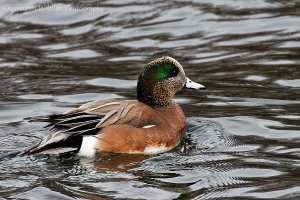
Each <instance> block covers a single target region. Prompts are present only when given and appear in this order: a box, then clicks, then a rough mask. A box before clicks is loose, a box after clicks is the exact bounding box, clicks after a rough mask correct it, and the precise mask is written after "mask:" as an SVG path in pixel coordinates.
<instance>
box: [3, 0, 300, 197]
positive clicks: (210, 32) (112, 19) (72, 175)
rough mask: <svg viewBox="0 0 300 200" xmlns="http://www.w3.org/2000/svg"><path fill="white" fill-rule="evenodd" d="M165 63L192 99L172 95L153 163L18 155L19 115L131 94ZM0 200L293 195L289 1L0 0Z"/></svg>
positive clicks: (35, 136)
mask: <svg viewBox="0 0 300 200" xmlns="http://www.w3.org/2000/svg"><path fill="white" fill-rule="evenodd" d="M162 55H169V56H172V57H174V58H176V59H177V60H178V61H179V62H180V63H181V64H182V65H183V66H184V68H185V71H186V74H187V75H188V76H189V77H190V78H191V79H193V80H195V81H197V82H200V83H203V84H204V85H206V86H207V88H208V90H206V91H204V92H203V91H183V92H181V93H180V94H178V95H177V96H176V101H178V102H179V103H180V104H181V105H182V108H183V110H184V112H185V113H186V116H187V117H188V118H187V122H188V133H187V136H186V138H185V139H184V141H183V142H182V143H181V144H180V145H179V146H178V147H177V148H176V149H174V150H172V151H171V152H167V153H164V154H160V155H154V156H143V155H115V154H107V153H105V154H104V153H99V154H98V156H97V159H96V160H94V159H87V158H79V157H76V156H74V155H64V156H18V155H17V154H18V150H20V149H22V148H23V147H25V146H28V145H31V144H33V143H35V142H37V141H39V140H40V139H41V138H43V137H44V136H45V135H46V134H47V130H45V129H43V127H44V125H45V124H43V123H29V122H27V121H26V120H25V119H24V118H26V117H30V116H37V115H45V114H51V113H57V112H62V111H65V110H67V109H69V108H71V107H73V106H77V105H79V104H81V103H84V102H87V101H90V100H102V99H105V98H126V99H135V98H136V92H135V85H136V78H137V74H138V72H139V70H140V69H141V68H142V67H143V65H145V64H146V63H147V62H149V61H151V60H152V59H154V58H157V57H159V56H162ZM0 78H1V79H0V127H1V128H0V197H3V198H8V199H15V198H19V199H73V198H81V199H102V198H104V199H107V198H108V199H111V198H129V199H218V198H219V199H300V181H299V180H300V123H299V122H300V92H299V89H300V2H299V1H298V0H289V1H279V0H256V1H254V0H253V1H244V0H226V1H217V0H212V1H204V0H199V1H153V2H151V3H149V2H148V1H93V0H90V1H83V0H82V1H80V0H79V1H73V2H72V1H65V0H57V1H56V0H52V1H51V0H49V1H47V0H28V1H18V0H6V1H5V0H4V1H3V0H2V1H1V4H0Z"/></svg>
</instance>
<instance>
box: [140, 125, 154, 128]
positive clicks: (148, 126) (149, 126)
mask: <svg viewBox="0 0 300 200" xmlns="http://www.w3.org/2000/svg"><path fill="white" fill-rule="evenodd" d="M153 126H156V125H154V124H153V125H146V126H143V127H142V128H151V127H153Z"/></svg>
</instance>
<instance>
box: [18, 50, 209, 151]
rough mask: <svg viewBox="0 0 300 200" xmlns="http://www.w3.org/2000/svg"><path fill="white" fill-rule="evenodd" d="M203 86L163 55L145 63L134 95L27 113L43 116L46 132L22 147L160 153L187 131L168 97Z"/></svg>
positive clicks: (174, 145)
mask: <svg viewBox="0 0 300 200" xmlns="http://www.w3.org/2000/svg"><path fill="white" fill-rule="evenodd" d="M185 88H191V89H205V86H204V85H202V84H199V83H196V82H194V81H192V80H191V79H189V78H188V77H186V75H185V72H184V70H183V67H182V66H181V64H180V63H179V62H178V61H177V60H175V59H174V58H172V57H169V56H163V57H160V58H157V59H155V60H153V61H151V62H150V63H148V64H146V65H145V66H144V67H143V68H142V70H141V71H140V73H139V75H138V81H137V90H136V91H137V100H124V99H106V100H101V101H91V102H88V103H85V104H83V105H81V106H79V107H77V108H73V109H71V110H69V111H67V112H64V113H58V114H52V115H46V116H38V117H32V118H30V119H29V122H47V123H48V125H47V126H46V127H51V130H50V131H49V134H48V135H47V136H46V137H44V139H42V140H41V141H40V142H39V143H37V144H35V145H33V146H30V147H27V148H25V149H24V150H23V153H24V154H26V155H31V154H62V153H68V152H74V153H76V154H77V155H79V156H85V157H94V156H95V155H96V154H97V153H98V152H111V153H129V154H159V153H164V152H167V151H170V150H171V149H173V148H175V147H176V146H177V145H178V144H179V143H180V142H181V141H182V139H183V137H184V136H185V134H186V117H185V115H184V112H183V111H182V109H181V107H180V106H179V105H178V104H177V103H176V102H175V101H174V100H173V97H174V95H175V94H176V93H178V92H179V91H181V90H183V89H185Z"/></svg>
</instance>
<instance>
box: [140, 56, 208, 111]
mask: <svg viewBox="0 0 300 200" xmlns="http://www.w3.org/2000/svg"><path fill="white" fill-rule="evenodd" d="M183 88H193V89H205V86H203V85H201V84H199V83H195V82H193V81H191V80H190V79H189V78H187V77H186V76H185V73H184V71H183V68H182V66H181V65H180V63H179V62H178V61H177V60H175V59H174V58H171V57H168V56H164V57H161V58H158V59H156V60H154V61H152V62H150V63H149V64H147V65H146V66H145V67H144V68H143V69H142V71H141V72H140V74H139V77H138V83H137V99H138V101H141V102H144V103H146V104H148V105H150V106H151V107H155V108H163V107H168V105H170V104H171V102H172V99H173V96H174V95H175V94H176V93H177V92H178V91H180V90H182V89H183Z"/></svg>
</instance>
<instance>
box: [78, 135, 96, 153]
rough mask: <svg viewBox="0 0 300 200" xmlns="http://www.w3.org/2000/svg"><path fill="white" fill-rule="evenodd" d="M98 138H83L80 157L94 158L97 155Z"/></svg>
mask: <svg viewBox="0 0 300 200" xmlns="http://www.w3.org/2000/svg"><path fill="white" fill-rule="evenodd" d="M97 142H98V138H97V137H95V136H83V139H82V144H81V147H80V150H79V152H78V155H79V156H85V157H94V156H95V155H96V151H97V149H96V144H97Z"/></svg>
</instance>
